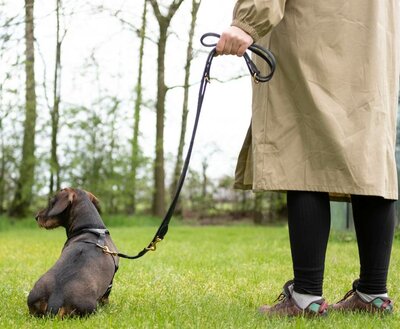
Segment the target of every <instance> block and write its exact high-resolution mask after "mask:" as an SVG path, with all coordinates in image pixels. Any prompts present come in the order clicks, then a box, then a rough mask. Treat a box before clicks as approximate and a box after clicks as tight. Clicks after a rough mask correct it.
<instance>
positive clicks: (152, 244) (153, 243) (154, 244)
mask: <svg viewBox="0 0 400 329" xmlns="http://www.w3.org/2000/svg"><path fill="white" fill-rule="evenodd" d="M160 241H162V239H160V238H159V237H156V239H155V240H154V241H151V242H150V246H149V247H147V248H145V249H146V250H148V251H156V249H157V243H159V242H160Z"/></svg>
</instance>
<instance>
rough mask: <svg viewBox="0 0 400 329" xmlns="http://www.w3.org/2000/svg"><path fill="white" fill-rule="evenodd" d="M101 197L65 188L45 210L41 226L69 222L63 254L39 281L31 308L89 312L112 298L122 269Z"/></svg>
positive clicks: (35, 310)
mask: <svg viewBox="0 0 400 329" xmlns="http://www.w3.org/2000/svg"><path fill="white" fill-rule="evenodd" d="M98 209H99V208H98V200H97V199H96V197H95V196H94V195H93V194H91V193H89V192H86V191H83V190H79V189H72V188H66V189H63V190H61V191H59V192H58V193H57V194H56V195H55V196H54V197H53V198H52V199H51V200H50V201H49V206H48V208H47V209H44V210H42V211H40V212H39V213H38V214H37V216H36V220H37V222H38V224H39V226H41V227H44V228H46V229H53V228H56V227H59V226H63V227H65V230H66V233H67V241H66V242H65V245H64V248H63V249H62V252H61V256H60V258H59V259H58V261H57V262H56V263H55V264H54V266H53V267H52V268H50V270H49V271H48V272H46V273H45V274H44V275H43V276H42V277H41V278H40V279H39V280H38V281H37V282H36V284H35V286H34V287H33V289H32V290H31V292H30V293H29V296H28V306H29V312H30V313H31V314H33V315H37V316H41V315H46V314H53V315H56V314H58V315H60V316H64V315H80V316H83V315H87V314H90V313H93V312H95V311H96V308H97V304H98V303H100V304H104V303H107V302H108V296H109V294H110V292H111V286H112V280H113V278H114V274H115V272H116V271H117V269H118V257H117V256H116V255H113V254H110V253H108V252H107V251H108V250H112V251H113V252H116V251H117V248H116V247H115V245H114V243H113V242H112V240H111V237H110V235H109V233H108V231H107V230H106V227H105V225H104V223H103V221H102V219H101V217H100V215H99V212H98Z"/></svg>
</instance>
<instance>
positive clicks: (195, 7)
mask: <svg viewBox="0 0 400 329" xmlns="http://www.w3.org/2000/svg"><path fill="white" fill-rule="evenodd" d="M200 4H201V0H192V19H191V21H190V29H189V42H188V45H187V48H186V65H185V80H184V85H183V89H184V94H183V105H182V120H181V132H180V137H179V144H178V152H177V156H176V163H175V169H174V174H173V178H172V184H171V193H172V194H173V193H175V190H176V188H177V185H178V180H179V176H180V172H181V170H182V163H183V148H184V146H185V135H186V127H187V116H188V113H189V110H188V99H189V87H190V86H189V79H190V68H191V64H192V59H193V37H194V31H195V27H196V20H197V13H198V11H199V8H200Z"/></svg>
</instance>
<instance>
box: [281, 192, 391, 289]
mask: <svg viewBox="0 0 400 329" xmlns="http://www.w3.org/2000/svg"><path fill="white" fill-rule="evenodd" d="M351 200H352V207H353V217H354V225H355V229H356V235H357V243H358V251H359V256H360V265H361V266H360V282H359V285H358V288H357V289H358V290H359V291H360V292H363V293H366V294H381V293H386V292H387V290H386V281H387V274H388V268H389V260H390V253H391V249H392V242H393V234H394V222H395V202H394V201H393V200H387V199H383V198H381V197H375V196H359V195H352V197H351ZM287 206H288V219H289V237H290V247H291V252H292V261H293V272H294V290H295V291H296V292H298V293H302V294H311V295H318V296H321V295H322V284H323V277H324V266H325V253H326V247H327V243H328V237H329V230H330V224H331V215H330V204H329V195H328V193H324V192H302V191H288V193H287Z"/></svg>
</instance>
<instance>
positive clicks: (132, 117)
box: [0, 0, 285, 223]
mask: <svg viewBox="0 0 400 329" xmlns="http://www.w3.org/2000/svg"><path fill="white" fill-rule="evenodd" d="M206 1H207V0H203V1H202V0H165V1H156V0H135V1H133V4H131V6H130V7H129V8H128V9H126V8H125V7H120V8H119V7H118V6H113V8H108V7H106V3H107V2H104V4H103V2H102V1H91V2H87V3H86V2H79V1H74V0H69V1H68V0H54V1H53V3H52V4H51V6H50V5H49V4H47V6H50V7H49V8H51V10H48V11H46V12H42V11H41V12H39V11H38V10H37V9H36V6H37V3H36V2H38V3H39V5H41V6H43V2H39V0H36V1H35V0H25V1H22V0H21V1H15V2H14V3H13V4H10V2H8V1H5V0H2V1H1V0H0V12H2V14H1V15H0V60H1V66H0V158H1V160H0V214H3V215H8V216H11V217H14V218H22V217H26V216H32V214H33V213H34V212H35V211H36V210H37V209H38V208H40V207H43V206H44V204H45V202H46V199H47V198H48V196H49V195H51V194H53V193H54V192H55V191H56V190H58V189H60V188H62V187H66V186H74V187H80V188H84V189H86V190H89V191H91V192H93V193H94V194H95V195H96V196H98V197H99V198H100V200H101V203H102V207H103V211H104V212H105V213H108V214H129V215H133V214H137V213H149V214H152V215H155V216H162V215H163V214H164V211H165V209H166V206H167V205H168V202H169V200H170V198H171V195H172V193H173V192H174V190H175V188H176V184H177V179H178V177H179V174H180V171H181V168H182V162H183V158H184V156H185V150H186V145H185V140H186V139H187V136H188V134H189V133H190V132H191V123H190V117H189V105H188V104H189V99H190V97H192V96H191V94H192V93H194V94H196V93H197V88H198V85H197V82H198V81H196V79H197V80H198V75H197V77H196V78H193V77H192V75H191V73H192V71H193V70H194V69H193V65H192V63H193V61H194V60H195V58H196V57H198V54H199V52H200V50H199V49H196V47H194V46H193V44H194V42H193V41H194V37H195V36H197V34H196V26H197V25H196V22H197V19H198V14H199V9H200V8H201V6H202V2H206ZM208 1H210V0H208ZM122 3H123V2H122ZM121 6H122V5H121ZM82 13H84V14H85V15H86V16H87V17H95V16H96V17H98V21H97V22H98V24H103V22H104V21H109V20H114V21H115V22H117V23H118V24H119V26H120V31H121V32H120V33H121V34H124V33H125V34H129V35H130V36H129V37H130V38H131V39H132V40H134V42H135V44H137V45H138V46H137V47H136V48H135V50H134V51H135V53H132V54H131V59H130V61H129V62H124V63H123V64H122V65H126V67H127V68H126V70H130V72H132V80H131V81H130V86H128V87H127V86H126V84H125V82H120V81H121V77H120V76H118V74H117V73H115V72H114V73H113V72H110V71H105V70H104V66H102V65H101V64H100V62H101V58H100V57H101V55H99V54H100V50H101V48H102V46H103V44H100V45H97V47H94V48H93V49H92V50H91V53H90V56H88V57H86V58H85V59H84V65H82V66H81V67H80V68H79V71H80V72H79V77H83V78H84V79H85V81H86V84H81V83H80V81H82V80H79V79H77V78H76V76H75V78H74V76H72V75H71V72H68V71H66V70H63V67H64V66H66V64H65V63H68V62H69V61H71V58H73V57H74V56H79V51H80V50H79V49H73V47H72V46H71V44H73V43H72V42H71V40H69V39H68V38H69V33H70V31H69V29H72V28H73V22H74V19H75V18H76V17H78V16H82ZM179 17H180V23H179V30H177V29H176V26H175V27H174V24H173V22H174V19H175V20H176V19H177V18H179ZM182 24H185V25H184V26H183V25H182ZM70 34H71V33H70ZM43 35H44V36H45V37H43ZM176 35H179V40H180V41H181V43H180V46H179V47H175V46H172V49H171V46H169V43H170V42H171V41H170V40H171V39H173V37H174V36H176ZM38 36H39V37H38ZM171 36H172V37H171ZM182 40H183V41H182ZM104 43H107V40H104ZM196 44H198V42H196ZM171 53H172V54H171ZM169 56H175V57H179V58H180V62H179V63H180V68H178V70H179V72H180V73H179V74H180V76H182V79H181V81H180V82H179V83H176V82H174V83H175V85H173V86H172V85H169V82H168V81H167V78H166V72H167V71H168V67H167V65H166V59H167V58H168V57H169ZM114 64H115V63H114ZM120 65H121V63H120ZM200 66H201V65H200ZM201 69H202V68H201V67H200V69H199V68H197V69H196V70H197V71H199V70H201ZM111 71H112V69H111ZM197 71H196V73H197ZM144 75H145V76H147V77H148V76H151V77H153V79H152V80H151V81H150V82H148V81H147V82H146V81H145V78H144ZM240 77H241V74H237V75H236V76H229V77H227V78H226V81H230V80H234V79H238V78H240ZM83 78H82V79H83ZM75 80H78V81H75ZM71 84H72V85H73V87H74V88H75V90H76V92H81V93H82V94H84V95H85V97H84V98H82V99H81V102H76V101H75V102H71V101H70V97H69V95H67V94H66V93H65V92H64V90H65V88H64V86H65V85H71ZM118 88H120V89H124V88H125V89H127V90H128V92H127V93H125V94H124V93H122V92H120V90H119V89H118ZM149 90H151V91H152V92H153V94H151V93H149ZM176 90H179V97H174V99H175V100H174V107H175V108H177V109H178V112H179V113H180V115H179V116H180V118H179V121H180V129H179V130H180V131H179V132H178V133H177V134H176V135H177V137H178V139H177V141H176V150H175V151H174V152H172V153H171V152H169V153H167V152H166V151H165V134H166V133H167V132H166V131H165V120H166V119H167V116H168V115H169V113H168V112H167V111H166V103H167V101H168V95H169V93H172V92H175V91H176ZM192 98H193V97H192ZM191 104H193V102H191ZM175 115H176V113H175ZM149 116H152V117H153V118H154V120H153V122H154V126H151V127H149V126H148V122H149V120H147V121H146V117H147V118H148V117H149ZM148 131H151V132H152V133H153V134H154V136H153V137H152V138H151V139H146V138H145V136H144V133H143V132H145V133H146V134H147V132H148ZM196 152H201V153H202V159H203V160H202V161H201V165H200V166H199V167H198V168H192V167H191V169H190V172H189V174H188V176H187V179H186V184H185V186H184V189H183V192H182V196H181V199H180V204H179V207H178V212H180V213H181V214H182V215H183V216H184V217H185V218H196V219H202V220H204V221H206V220H214V219H215V218H219V219H221V218H223V219H225V220H226V219H228V220H230V219H242V218H251V219H253V220H254V221H256V222H257V223H265V222H270V221H273V220H276V219H277V218H281V217H282V216H284V212H285V197H284V195H282V194H278V193H263V194H253V193H251V192H242V191H234V190H233V189H232V185H233V178H232V174H233V173H232V172H231V171H230V170H227V172H226V175H222V177H217V178H215V177H213V176H212V175H210V173H209V165H210V162H211V161H212V157H213V153H214V152H215V150H213V147H212V146H211V147H210V148H208V149H200V150H197V151H196Z"/></svg>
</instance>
